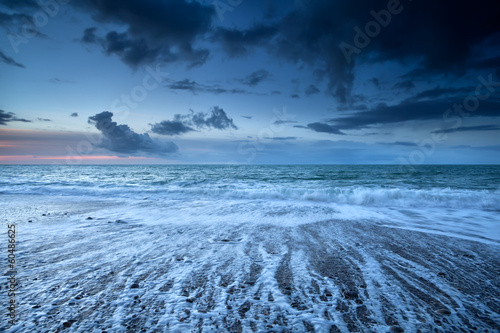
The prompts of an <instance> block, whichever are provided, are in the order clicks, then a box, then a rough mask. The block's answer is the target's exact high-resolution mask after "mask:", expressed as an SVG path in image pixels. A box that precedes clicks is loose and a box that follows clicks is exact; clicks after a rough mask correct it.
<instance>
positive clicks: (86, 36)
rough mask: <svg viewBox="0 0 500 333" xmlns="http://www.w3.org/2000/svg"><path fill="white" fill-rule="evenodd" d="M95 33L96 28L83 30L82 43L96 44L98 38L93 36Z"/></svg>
mask: <svg viewBox="0 0 500 333" xmlns="http://www.w3.org/2000/svg"><path fill="white" fill-rule="evenodd" d="M96 31H97V28H96V27H92V28H87V29H85V30H84V31H83V37H82V42H84V43H97V42H98V41H99V38H98V37H97V36H96V34H95V32H96Z"/></svg>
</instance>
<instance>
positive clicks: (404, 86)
mask: <svg viewBox="0 0 500 333" xmlns="http://www.w3.org/2000/svg"><path fill="white" fill-rule="evenodd" d="M413 88H415V83H413V81H411V80H405V81H401V82H397V83H395V84H394V86H392V89H401V90H406V91H408V90H411V89H413Z"/></svg>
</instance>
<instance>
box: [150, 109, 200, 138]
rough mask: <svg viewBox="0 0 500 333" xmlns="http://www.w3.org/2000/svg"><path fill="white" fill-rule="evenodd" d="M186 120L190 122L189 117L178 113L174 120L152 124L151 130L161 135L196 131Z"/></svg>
mask: <svg viewBox="0 0 500 333" xmlns="http://www.w3.org/2000/svg"><path fill="white" fill-rule="evenodd" d="M185 122H186V123H188V122H189V119H186V117H183V116H181V115H180V114H176V115H174V120H164V121H161V122H159V123H156V124H154V125H151V126H152V127H151V132H153V133H156V134H160V135H179V134H184V133H187V132H191V131H194V129H193V128H191V127H189V126H188V125H187V124H186V123H185Z"/></svg>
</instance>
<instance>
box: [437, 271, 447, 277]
mask: <svg viewBox="0 0 500 333" xmlns="http://www.w3.org/2000/svg"><path fill="white" fill-rule="evenodd" d="M438 276H439V277H442V278H444V277H446V274H445V273H443V272H439V273H438Z"/></svg>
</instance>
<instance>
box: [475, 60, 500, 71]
mask: <svg viewBox="0 0 500 333" xmlns="http://www.w3.org/2000/svg"><path fill="white" fill-rule="evenodd" d="M473 66H474V67H475V68H479V69H484V68H486V69H489V68H498V67H500V56H498V57H492V58H487V59H482V60H479V61H476V62H475V63H474V64H473ZM497 76H498V75H497Z"/></svg>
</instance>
